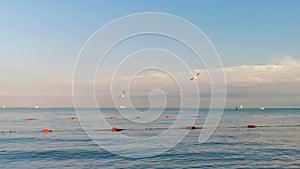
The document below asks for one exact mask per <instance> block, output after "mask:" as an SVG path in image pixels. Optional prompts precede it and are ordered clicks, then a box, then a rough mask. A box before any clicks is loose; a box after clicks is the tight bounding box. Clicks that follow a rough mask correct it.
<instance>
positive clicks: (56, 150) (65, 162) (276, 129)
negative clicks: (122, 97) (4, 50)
mask: <svg viewBox="0 0 300 169" xmlns="http://www.w3.org/2000/svg"><path fill="white" fill-rule="evenodd" d="M86 111H87V112H90V113H91V112H96V111H95V110H93V109H87V110H86ZM124 111H126V112H127V113H129V114H130V110H124ZM102 112H103V114H104V117H105V118H106V119H107V121H108V122H109V123H110V124H111V125H112V126H115V127H119V128H125V129H127V130H124V131H122V134H124V135H128V136H131V137H150V136H153V135H156V134H159V133H161V132H163V131H164V130H166V129H167V128H168V127H169V126H170V125H171V124H172V123H173V122H174V120H175V118H176V115H177V113H178V110H176V109H168V110H165V112H164V113H163V115H162V116H161V117H160V118H158V119H157V120H155V121H154V122H153V123H152V124H132V123H130V122H129V121H127V120H126V119H124V118H123V117H122V116H120V115H119V114H118V113H117V111H116V110H115V109H104V110H103V111H102ZM207 112H208V110H199V115H200V118H199V119H197V121H196V124H195V126H196V127H201V126H202V124H203V122H204V120H205V117H206V115H207ZM185 113H186V114H187V115H188V116H189V115H190V117H191V118H194V115H195V114H196V113H197V110H186V112H185ZM267 114H268V115H270V116H269V117H265V115H267ZM286 114H288V117H286ZM74 115H75V111H74V110H73V109H0V131H1V133H0V165H1V166H0V168H12V167H15V168H63V167H65V168H209V167H211V168H216V167H220V168H300V144H299V143H300V135H299V129H300V109H265V110H257V109H244V110H239V111H235V110H225V111H224V118H222V120H221V122H220V124H219V127H218V128H217V130H216V131H215V133H214V134H213V136H212V137H211V138H210V139H209V140H208V141H207V142H206V143H203V144H199V143H198V137H199V134H200V132H201V129H196V130H191V131H190V133H189V134H188V135H187V137H185V139H184V140H183V141H182V142H180V143H179V144H177V145H176V146H175V147H174V148H172V149H170V150H169V151H167V152H165V153H163V154H161V155H158V156H154V157H149V158H141V159H132V158H125V157H120V156H117V155H115V154H111V153H110V152H107V151H106V150H103V149H102V148H100V147H99V146H98V145H96V144H95V143H94V142H93V141H92V140H91V139H90V138H89V137H88V136H87V135H86V134H85V132H84V131H83V130H82V128H81V127H80V124H79V122H78V121H72V120H71V117H72V116H74ZM112 115H114V116H116V119H115V120H111V119H110V117H111V116H112ZM165 115H170V116H171V118H168V119H166V118H165ZM242 115H246V117H242ZM146 116H147V115H146V114H141V115H140V117H141V119H142V118H144V117H146ZM29 117H33V118H35V119H36V120H32V121H30V120H26V119H27V118H29ZM249 123H255V124H256V125H257V128H255V129H251V128H247V125H248V124H249ZM43 128H50V129H52V130H53V131H54V132H52V133H42V132H41V130H42V129H43ZM185 128H186V126H182V128H178V129H177V130H187V129H185ZM150 129H151V130H150ZM145 146H147V145H145ZM157 148H158V149H159V148H160V147H157Z"/></svg>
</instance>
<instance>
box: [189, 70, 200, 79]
mask: <svg viewBox="0 0 300 169" xmlns="http://www.w3.org/2000/svg"><path fill="white" fill-rule="evenodd" d="M199 75H200V72H197V73H195V75H194V77H192V78H191V80H197V79H198V77H199Z"/></svg>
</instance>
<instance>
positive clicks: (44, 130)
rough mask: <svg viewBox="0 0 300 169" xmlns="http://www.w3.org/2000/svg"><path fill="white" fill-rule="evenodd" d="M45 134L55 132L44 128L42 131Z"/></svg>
mask: <svg viewBox="0 0 300 169" xmlns="http://www.w3.org/2000/svg"><path fill="white" fill-rule="evenodd" d="M42 132H43V133H50V132H53V131H52V130H50V129H48V128H44V129H43V130H42Z"/></svg>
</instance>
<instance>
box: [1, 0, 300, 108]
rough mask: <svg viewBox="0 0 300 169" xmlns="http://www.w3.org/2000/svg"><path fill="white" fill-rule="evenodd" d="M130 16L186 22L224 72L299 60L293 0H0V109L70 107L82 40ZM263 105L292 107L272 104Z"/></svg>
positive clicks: (299, 7) (298, 17) (299, 29)
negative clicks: (213, 53) (198, 32)
mask: <svg viewBox="0 0 300 169" xmlns="http://www.w3.org/2000/svg"><path fill="white" fill-rule="evenodd" d="M136 12H166V13H170V14H173V15H177V16H179V17H182V18H185V19H187V20H188V21H190V22H192V23H193V24H194V25H196V26H197V27H199V28H200V29H201V30H202V31H203V32H204V33H205V34H206V35H207V36H208V37H209V39H210V40H211V41H212V43H213V44H214V45H215V47H216V49H217V50H218V52H219V54H220V57H221V59H222V62H223V64H224V66H225V67H234V66H241V65H265V64H268V63H270V62H280V60H282V58H283V59H284V58H286V57H287V56H288V58H292V60H296V61H297V60H300V48H299V46H300V36H299V35H300V1H297V0H276V1H274V0H264V1H261V0H252V1H239V0H227V1H225V0H217V1H183V0H182V1H178V0H175V1H174V0H172V1H138V0H136V1H130V0H128V1H78V0H75V1H59V0H56V1H54V0H51V1H50V0H42V1H30V0H27V1H21V0H19V1H13V0H0V39H1V41H0V58H1V62H0V78H1V79H0V80H1V82H0V87H1V88H0V92H1V93H2V94H1V96H0V104H3V105H8V106H32V105H35V104H39V105H49V106H71V105H72V100H71V87H70V86H69V85H70V83H69V81H70V80H71V79H72V71H73V67H74V63H75V60H76V57H77V55H78V53H79V51H80V49H81V47H82V46H83V44H84V43H85V41H86V40H87V39H88V38H89V36H91V35H92V34H93V33H94V32H95V31H96V30H97V29H99V28H100V27H101V26H103V25H104V24H106V23H108V22H110V21H111V20H114V19H117V18H119V17H121V16H124V15H128V14H132V13H136ZM278 60H279V61H278ZM297 68H298V67H297ZM296 71H298V70H296ZM296 76H297V74H296ZM295 78H297V77H295ZM298 85H299V83H297V82H295V85H294V86H293V87H294V88H295V89H299V88H297V86H298ZM276 91H277V92H278V89H276V87H274V91H273V92H276ZM235 92H237V93H238V92H240V93H241V97H243V94H244V93H245V91H244V90H243V89H239V91H235ZM237 95H239V94H237ZM229 96H231V95H229ZM274 97H276V96H274ZM247 99H249V98H247ZM282 99H285V100H286V99H288V96H286V97H284V98H282ZM297 99H299V97H297ZM41 100H43V101H41ZM250 100H251V98H250ZM293 100H295V98H293ZM245 102H246V100H245ZM249 102H251V103H252V102H253V104H251V106H257V105H258V103H256V102H255V101H254V100H251V101H249ZM287 102H288V101H287ZM266 104H271V103H266ZM231 105H233V103H232V104H230V106H231ZM271 106H279V107H280V106H283V107H284V106H292V107H295V106H296V103H293V104H291V105H289V104H286V103H284V104H283V105H280V100H278V101H277V102H276V103H274V104H272V105H271Z"/></svg>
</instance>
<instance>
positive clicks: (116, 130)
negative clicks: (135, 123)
mask: <svg viewBox="0 0 300 169" xmlns="http://www.w3.org/2000/svg"><path fill="white" fill-rule="evenodd" d="M111 131H113V132H118V131H120V129H119V128H117V127H114V128H112V129H111Z"/></svg>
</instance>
